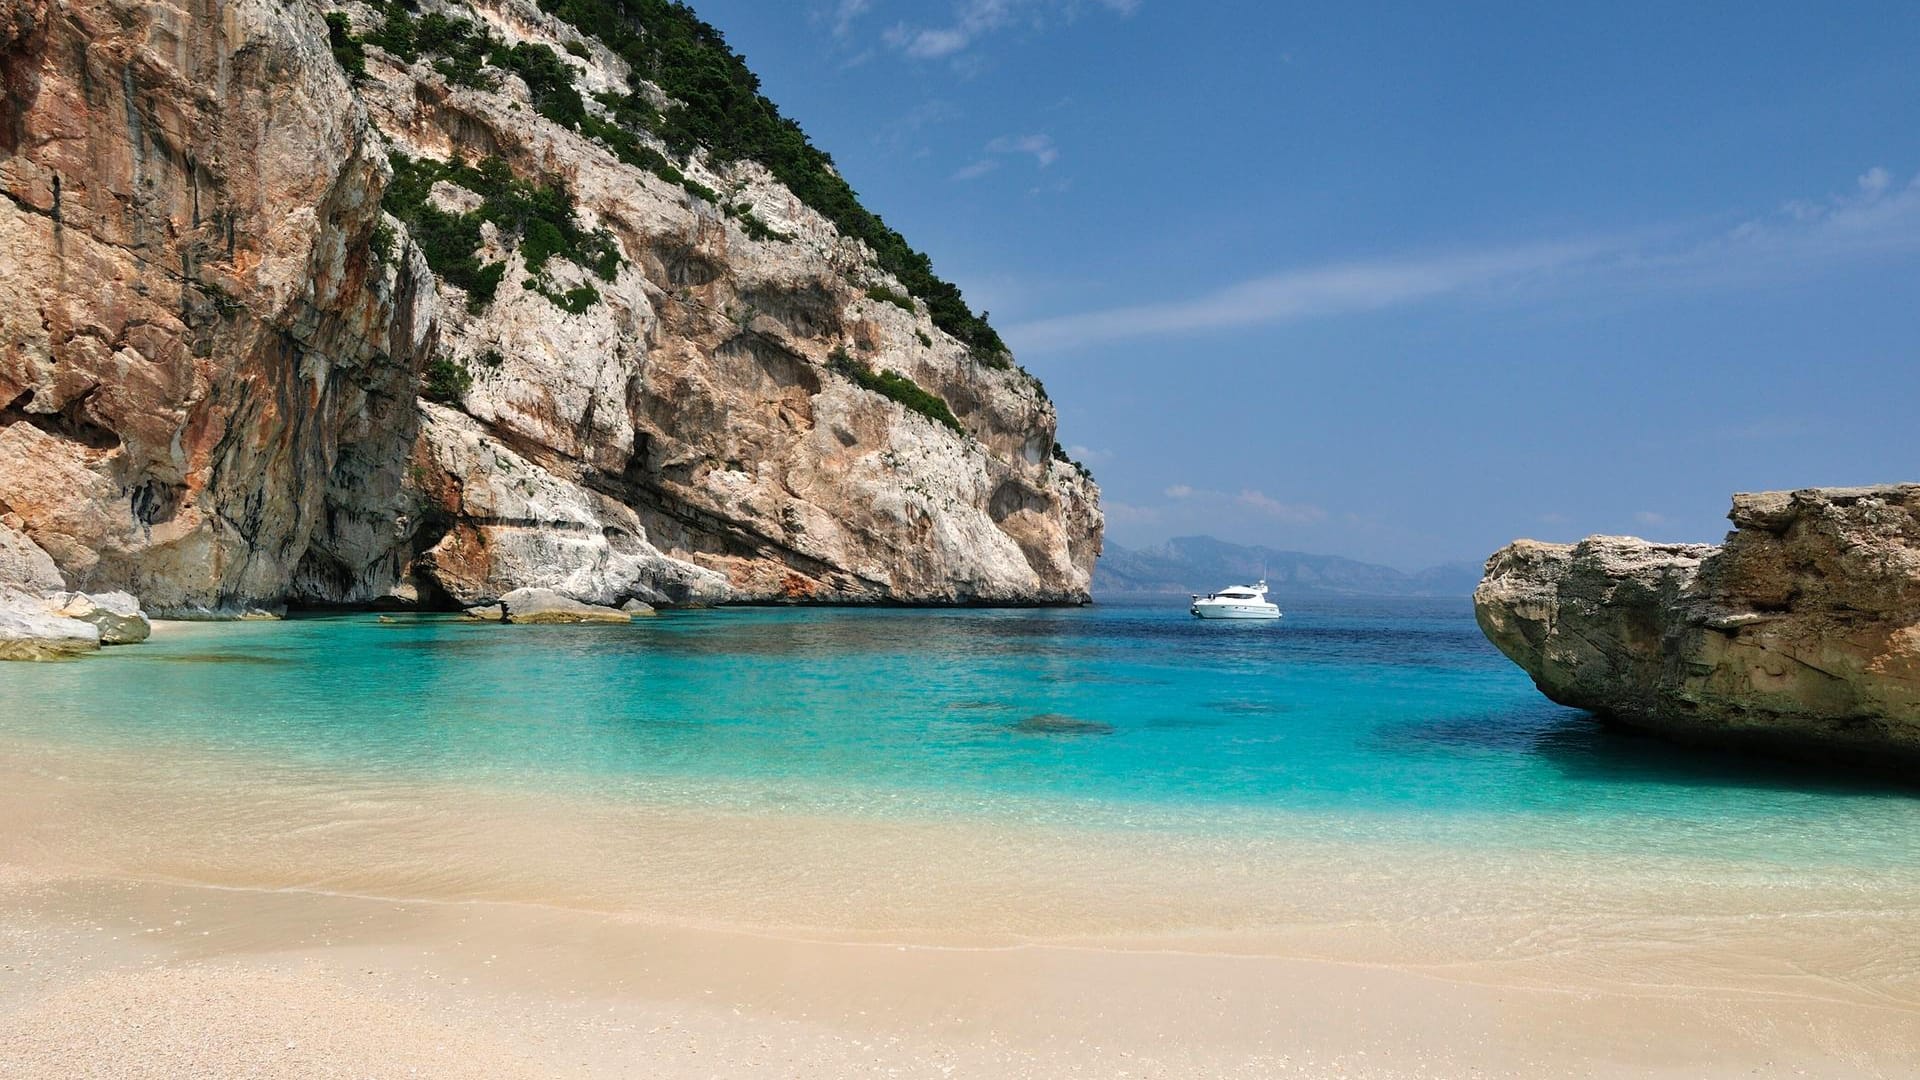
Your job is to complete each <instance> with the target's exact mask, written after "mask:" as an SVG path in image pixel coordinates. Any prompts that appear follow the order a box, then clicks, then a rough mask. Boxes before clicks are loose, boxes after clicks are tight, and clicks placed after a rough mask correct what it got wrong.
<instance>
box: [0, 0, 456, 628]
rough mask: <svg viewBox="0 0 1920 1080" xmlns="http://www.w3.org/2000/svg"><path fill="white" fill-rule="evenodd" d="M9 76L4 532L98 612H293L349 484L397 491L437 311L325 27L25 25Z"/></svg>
mask: <svg viewBox="0 0 1920 1080" xmlns="http://www.w3.org/2000/svg"><path fill="white" fill-rule="evenodd" d="M0 71H3V72H4V78H5V83H6V95H5V100H4V103H0V190H4V193H5V195H6V199H5V200H4V201H0V293H3V294H4V295H5V296H6V297H7V302H6V303H5V304H0V513H9V514H11V515H14V516H16V517H17V518H18V519H19V520H20V522H21V523H22V527H23V531H25V532H26V533H27V534H28V535H29V536H31V537H32V538H33V539H34V540H35V541H36V542H37V543H38V544H39V546H40V547H42V548H44V549H46V551H47V552H48V553H49V554H51V555H52V557H53V559H54V560H55V562H57V563H58V564H59V566H60V568H61V570H62V571H63V572H64V573H65V575H66V577H67V580H68V584H70V585H72V586H74V587H76V588H81V589H87V590H95V589H101V590H107V589H123V590H126V591H129V592H132V593H134V594H136V595H138V596H140V597H141V598H142V599H143V600H144V601H145V602H146V603H147V604H149V605H150V606H152V607H154V608H155V609H158V610H161V611H167V612H174V613H187V612H194V611H223V610H230V609H237V608H239V607H242V606H244V605H246V604H248V603H257V602H265V603H277V602H279V601H281V600H283V599H284V598H285V597H286V596H287V595H288V593H289V585H290V582H291V581H292V579H293V578H294V576H295V573H296V571H297V570H298V569H299V567H300V564H301V562H302V560H303V559H305V558H306V557H307V556H308V554H309V552H310V551H313V550H316V549H319V550H324V549H325V545H324V544H316V542H315V537H316V535H318V534H321V533H323V532H325V531H326V527H327V525H328V517H329V515H330V514H333V513H335V512H336V509H337V508H336V507H335V506H331V505H329V488H330V487H334V486H339V485H342V484H347V485H351V484H355V483H359V482H361V481H362V480H363V479H365V478H364V477H355V476H336V472H337V471H338V470H340V469H343V468H345V469H354V468H372V469H374V470H375V471H378V470H379V469H381V468H384V469H386V470H387V471H389V472H391V473H392V474H393V477H394V478H395V482H394V484H393V485H392V486H394V487H396V488H397V486H398V485H397V477H398V475H399V472H400V470H401V469H402V468H403V466H404V448H405V446H406V445H407V444H408V443H409V442H410V441H411V439H412V432H411V431H410V430H408V429H407V425H408V424H410V423H411V418H412V415H413V412H412V407H411V401H412V398H413V387H414V383H415V375H414V367H415V363H416V359H417V357H418V356H420V355H421V353H422V351H423V349H424V347H425V346H426V344H427V338H428V336H429V332H428V328H429V324H430V318H429V315H430V313H429V312H428V311H427V310H426V307H427V306H428V305H430V304H431V303H432V291H431V287H430V282H429V281H428V280H427V279H426V277H425V276H424V269H425V268H424V264H423V263H420V262H418V261H417V259H414V258H409V257H408V256H407V254H406V253H404V252H403V253H400V254H399V255H397V256H396V257H393V258H390V259H388V260H386V261H381V260H379V259H377V258H375V257H374V254H373V253H372V251H371V250H370V248H369V239H370V237H371V235H372V233H373V229H374V226H375V224H376V223H377V221H378V219H379V216H380V205H379V203H380V193H381V190H382V187H383V185H384V184H385V182H386V178H387V175H388V166H387V161H386V158H385V155H384V154H383V153H382V152H381V151H380V149H379V147H378V145H377V144H376V143H375V142H374V141H372V132H371V130H370V128H369V127H368V125H367V120H366V114H365V110H364V109H362V108H361V107H360V106H359V104H358V103H357V102H356V101H355V99H354V97H353V95H352V93H351V92H350V90H349V89H348V86H347V80H346V77H345V76H344V75H343V74H342V73H341V72H340V70H339V69H338V67H337V66H336V65H335V64H334V62H333V59H332V56H331V53H330V52H329V50H328V46H327V38H326V33H325V28H324V26H323V25H322V24H321V22H320V19H319V15H318V13H317V12H315V11H313V10H310V9H309V8H307V7H306V6H305V5H302V4H282V3H278V2H276V0H235V2H232V3H228V4H223V5H221V6H220V7H219V8H209V7H206V6H205V5H200V4H182V3H170V2H167V0H160V2H157V3H155V2H148V0H139V2H133V0H4V2H0ZM396 402H397V403H398V404H399V407H397V408H396V407H395V403H396ZM382 445H385V446H388V447H390V448H397V450H398V451H399V452H397V453H395V452H393V450H392V449H389V450H386V451H382V450H380V449H379V448H380V447H381V446H382ZM369 456H370V457H371V458H373V459H375V460H376V461H380V460H383V461H384V464H378V465H374V464H369V463H368V462H367V460H366V459H367V458H368V457H369Z"/></svg>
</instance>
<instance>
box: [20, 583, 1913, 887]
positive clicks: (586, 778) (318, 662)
mask: <svg viewBox="0 0 1920 1080" xmlns="http://www.w3.org/2000/svg"><path fill="white" fill-rule="evenodd" d="M0 703H3V706H4V707H3V708H0V737H9V738H21V739H31V740H35V741H40V742H49V741H51V742H66V743H78V744H86V745H91V746H99V747H103V748H118V749H135V750H137V749H139V748H141V747H156V748H160V747H164V748H166V749H168V750H169V751H185V752H188V753H194V754H208V755H220V756H245V757H250V758H254V759H264V760H271V761H275V762H284V763H289V764H297V765H301V766H310V767H314V768H321V769H338V770H343V771H346V772H349V773H354V774H373V775H378V776H381V777H383V778H389V779H391V778H396V777H397V778H404V777H407V776H411V775H419V776H423V777H431V778H433V779H435V780H451V781H457V782H461V783H468V784H478V785H501V786H505V787H510V788H514V789H535V790H553V791H562V792H568V793H583V794H593V795H596V796H606V797H612V798H633V799H649V800H666V801H684V802H688V803H695V804H700V805H715V806H724V807H730V808H744V809H748V810H756V811H758V810H764V809H767V808H775V809H782V808H784V809H793V810H799V811H823V812H833V813H852V814H887V815H907V816H920V817H933V818H941V817H954V816H959V817H972V818H983V819H1013V820H1019V821H1035V822H1046V823H1058V824H1070V825H1087V826H1093V827H1103V826H1112V827H1125V828H1166V829H1176V830H1196V829H1198V830H1254V831H1260V832H1272V833H1285V832H1294V833H1302V834H1311V835H1327V836H1332V837H1335V838H1354V837H1359V838H1367V837H1379V838H1383V839H1390V840H1417V841H1424V842H1437V843H1443V844H1455V845H1467V846H1485V845H1516V846H1520V847H1536V848H1549V849H1554V850H1558V851H1574V852H1579V851H1582V850H1594V851H1603V852H1621V851H1629V852H1631V851H1658V852H1661V853H1664V854H1668V855H1674V856H1680V857H1712V858H1716V859H1729V858H1731V859H1741V860H1759V861H1761V862H1774V861H1777V862H1779V863H1781V864H1792V865H1795V866H1806V865H1808V864H1809V863H1815V864H1823V865H1860V866H1873V867H1880V868H1888V867H1903V866H1912V865H1914V864H1920V799H1916V798H1914V797H1912V795H1911V794H1910V793H1909V792H1906V791H1902V790H1898V789H1891V788H1887V787H1883V786H1877V785H1874V784H1871V783H1863V782H1857V781H1850V780H1846V779H1842V778H1836V777H1831V776H1821V775H1809V774H1805V773H1800V772H1795V771H1791V770H1788V769H1785V768H1782V767H1779V766H1775V765H1769V764H1765V763H1756V762H1752V761H1746V760H1742V759H1734V758H1726V757H1720V756H1713V755H1707V754H1701V753H1695V752H1689V751H1684V750H1680V749H1675V748H1671V747H1668V746H1666V745H1664V744H1662V743H1659V742H1656V741H1653V740H1650V739H1645V738H1637V737H1633V736H1629V735H1622V734H1619V733H1616V732H1611V731H1606V730H1603V729H1601V728H1599V727H1598V726H1597V725H1596V724H1594V723H1593V722H1592V721H1591V720H1590V719H1589V718H1587V717H1586V716H1585V715H1584V714H1582V713H1579V712H1577V711H1574V710H1569V709H1564V708H1560V707H1558V706H1555V705H1553V704H1551V703H1550V702H1547V701H1546V700H1545V699H1543V698H1541V697H1540V696H1539V695H1538V693H1537V692H1535V691H1534V689H1533V688H1532V686H1531V684H1530V683H1529V682H1528V680H1527V679H1526V677H1525V676H1524V675H1523V674H1522V673H1521V672H1519V671H1518V670H1517V669H1515V668H1514V667H1513V666H1512V665H1511V664H1510V663H1508V662H1507V661H1506V660H1505V659H1504V658H1502V657H1501V656H1500V655H1499V654H1498V653H1496V652H1495V651H1494V650H1493V649H1492V648H1491V647H1490V646H1488V645H1487V644H1486V643H1485V641H1484V640H1483V639H1482V638H1481V636H1480V634H1479V632H1478V630H1477V629H1476V628H1475V626H1474V623H1473V619H1472V614H1471V611H1470V610H1469V608H1468V605H1467V604H1466V602H1465V601H1464V600H1461V601H1438V600H1435V601H1395V602H1385V601H1381V602H1360V601H1353V602H1339V603H1322V604H1318V605H1315V604H1305V603H1302V604H1296V605H1292V606H1290V607H1289V609H1288V616H1287V618H1286V619H1285V620H1283V621H1282V622H1281V623H1279V624H1234V623H1200V622H1197V621H1195V620H1192V619H1190V618H1189V617H1187V616H1186V614H1185V612H1184V610H1183V608H1182V606H1181V605H1180V604H1178V603H1173V604H1169V605H1165V606H1126V605H1107V606H1099V607H1093V608H1087V609H1080V610H1059V611H1047V610H1040V611H1025V610H1023V611H1004V612H1000V611H951V612H946V611H908V610H786V609H760V610H755V609H727V610H716V611H699V612H674V613H670V614H668V615H666V616H663V617H661V618H659V619H654V620H648V621H645V622H637V623H635V624H634V625H633V626H632V627H631V628H626V627H617V628H607V627H503V626H498V625H484V624H474V623H468V622H463V621H460V620H458V619H452V618H445V617H411V616H399V617H395V618H394V619H393V620H392V621H385V622H383V621H380V620H378V619H376V618H375V617H374V616H372V615H354V616H345V617H332V618H310V619H294V620H289V621H286V622H281V623H238V624H207V625H194V626H185V627H178V628H169V629H167V630H166V631H165V632H163V633H162V634H160V635H159V636H158V637H157V638H156V639H155V640H154V641H152V642H149V643H147V644H145V645H141V646H137V647H130V648H121V649H112V650H108V651H106V652H104V653H103V654H101V655H100V656H98V657H95V658H90V659H87V660H85V661H82V662H77V663H67V664H40V665H31V664H10V665H0Z"/></svg>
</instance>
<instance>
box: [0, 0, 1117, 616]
mask: <svg viewBox="0 0 1920 1080" xmlns="http://www.w3.org/2000/svg"><path fill="white" fill-rule="evenodd" d="M623 12H624V13H626V14H623ZM562 16H564V17H565V18H562ZM567 20H572V21H567ZM643 69H644V70H643ZM0 81H3V82H4V84H5V91H6V93H5V99H4V103H0V190H3V191H4V193H5V194H6V196H7V198H6V199H5V200H4V201H0V289H4V292H5V294H6V295H7V296H8V298H9V299H8V302H7V303H6V304H4V305H0V514H6V515H9V517H8V520H10V521H13V522H15V523H17V526H18V529H19V530H20V532H22V533H23V534H25V535H26V536H27V537H30V538H31V539H32V540H33V541H34V542H35V543H36V544H37V545H38V547H40V548H42V549H44V550H45V551H46V552H47V553H48V554H49V555H50V556H51V558H52V560H53V561H54V563H56V564H57V566H58V569H59V571H60V572H61V573H62V574H63V576H64V577H65V579H66V582H67V584H68V585H69V586H72V587H74V588H79V589H84V590H88V591H106V590H126V591H129V592H132V593H134V594H136V595H137V596H138V597H139V598H140V599H141V601H142V602H143V603H144V604H145V605H146V606H147V608H148V609H149V610H153V611H156V612H160V613H164V614H174V615H179V614H194V613H229V614H230V613H236V612H239V611H242V610H246V609H250V608H268V609H272V608H276V607H278V606H281V605H284V604H287V603H296V604H376V603H391V604H396V605H405V604H415V603H419V604H428V605H433V606H442V607H454V606H471V605H476V604H483V603H487V602H490V601H494V600H497V599H498V598H499V597H500V596H501V595H502V594H504V593H506V592H510V591H512V590H513V589H515V588H521V587H538V588H548V589H553V590H556V591H558V592H560V593H562V594H564V595H566V596H569V597H571V598H573V599H576V600H579V601H583V602H587V603H593V604H601V605H618V604H619V603H621V602H623V601H626V600H629V599H640V600H643V601H648V602H655V603H659V602H689V601H693V602H699V601H714V600H722V599H747V600H783V599H784V600H814V601H853V602H882V601H899V602H933V603H964V602H984V603H1058V602H1073V601H1078V600H1083V599H1085V598H1086V596H1087V592H1088V584H1089V580H1090V572H1091V567H1092V563H1093V559H1094V557H1095V556H1096V555H1097V553H1098V550H1099V543H1100V533H1101V516H1100V512H1099V509H1098V490H1097V489H1096V488H1095V487H1094V486H1093V484H1092V482H1091V480H1090V479H1089V478H1088V477H1087V476H1086V475H1085V474H1084V472H1082V471H1081V470H1080V469H1079V468H1078V467H1077V466H1075V465H1073V464H1072V463H1070V462H1068V461H1065V460H1064V459H1063V458H1064V455H1060V454H1058V453H1057V444H1056V442H1055V427H1056V421H1055V415H1054V411H1053V407H1052V405H1051V403H1050V402H1049V401H1048V400H1047V398H1046V396H1045V394H1044V392H1043V391H1042V390H1041V388H1040V386H1039V384H1038V383H1037V382H1035V381H1034V380H1033V379H1032V378H1031V377H1029V376H1028V375H1026V374H1025V373H1024V372H1023V371H1021V370H1019V369H1018V368H1017V367H1015V366H1014V365H1013V364H1012V363H1011V362H1010V359H1009V358H1008V357H1007V356H1006V354H1005V352H1004V348H1003V347H1002V346H1000V345H999V343H998V338H997V336H995V335H993V334H992V332H991V330H990V329H987V328H986V324H985V322H984V321H983V320H982V319H981V318H980V317H978V316H976V315H975V314H974V313H973V312H971V311H970V310H969V309H967V308H966V306H965V305H964V303H962V302H961V301H960V299H959V295H958V292H957V291H955V290H953V289H952V287H951V286H949V285H946V284H945V283H944V282H940V281H939V280H938V279H937V278H934V277H932V275H931V271H930V269H929V267H928V264H927V263H926V261H925V258H924V257H923V256H920V255H918V254H917V253H914V252H913V251H912V250H911V249H910V248H907V247H906V246H905V244H904V242H902V241H900V239H899V237H898V236H897V235H895V234H893V233H892V232H891V231H890V230H887V229H886V228H885V227H884V225H882V224H881V223H880V222H879V219H877V218H874V217H873V216H872V215H871V214H868V213H867V212H866V211H865V210H864V209H861V208H860V207H859V205H858V203H857V202H855V201H853V197H852V193H851V191H849V190H848V189H847V188H846V187H845V185H844V183H842V182H841V181H840V180H839V178H838V174H837V173H835V172H834V171H833V170H832V168H831V164H830V162H828V160H827V159H826V158H825V157H824V155H820V154H819V153H818V152H817V151H815V150H813V149H812V148H811V147H810V146H808V145H807V144H806V143H805V140H804V137H803V136H801V135H800V133H799V131H798V129H797V128H795V127H793V126H792V125H791V124H790V123H788V122H787V121H785V120H784V119H782V118H780V117H779V116H778V114H777V112H774V111H773V110H772V107H771V105H768V104H767V103H766V102H765V101H764V99H761V98H759V96H758V94H757V91H756V85H755V84H754V83H753V80H752V76H751V75H750V74H748V73H747V72H746V70H745V68H744V67H743V66H741V65H740V63H739V60H738V58H737V57H735V56H734V55H733V54H732V53H731V52H729V51H727V50H726V48H725V46H724V45H723V44H721V43H720V41H719V38H718V35H717V34H715V33H714V32H713V31H712V30H711V28H708V27H705V26H704V24H700V23H699V22H698V21H697V20H695V19H693V18H692V17H691V15H690V14H689V13H687V12H685V10H684V9H679V8H676V7H674V6H673V5H666V4H657V5H655V4H643V5H625V6H623V5H616V4H612V3H606V2H602V0H546V2H545V3H544V4H542V5H540V6H536V5H535V4H534V3H532V2H530V0H475V2H473V3H470V4H468V3H453V2H442V0H420V2H419V3H418V4H417V5H409V4H407V3H405V0H391V2H384V3H353V4H346V5H335V6H333V7H331V8H330V9H329V8H323V7H322V6H318V5H314V4H309V3H298V2H296V3H281V2H279V0H233V2H229V3H226V4H223V5H220V6H218V7H212V8H209V7H205V6H202V5H191V4H189V5H181V4H179V3H177V2H175V0H160V2H144V0H143V2H140V3H135V2H133V0H0ZM662 83H667V84H670V85H673V86H676V87H679V88H681V91H682V93H684V94H686V95H688V96H689V97H692V98H695V99H697V107H690V106H688V105H686V104H684V103H682V102H681V101H679V100H678V99H675V98H672V97H670V96H669V95H668V94H667V93H666V92H665V91H664V90H663V89H662V85H661V84H662ZM716 103H717V104H716ZM715 110H723V111H725V113H726V115H725V116H723V117H722V118H721V119H720V120H717V121H716V120H714V119H712V114H713V113H714V112H715ZM703 118H704V119H703ZM755 132H758V133H759V135H758V136H757V138H758V141H757V142H755V141H752V140H750V139H749V138H748V134H750V133H755ZM716 144H725V145H716ZM756 155H759V156H758V157H756ZM761 158H766V159H768V160H761ZM782 176H784V177H785V178H786V179H784V180H783V179H782V178H781V177H782ZM796 188H798V190H796ZM423 396H424V397H425V398H428V399H432V400H433V401H434V402H437V403H430V402H428V401H425V400H422V398H423Z"/></svg>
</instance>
